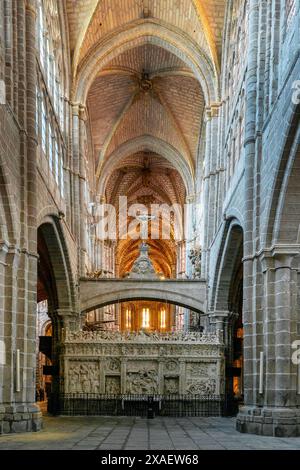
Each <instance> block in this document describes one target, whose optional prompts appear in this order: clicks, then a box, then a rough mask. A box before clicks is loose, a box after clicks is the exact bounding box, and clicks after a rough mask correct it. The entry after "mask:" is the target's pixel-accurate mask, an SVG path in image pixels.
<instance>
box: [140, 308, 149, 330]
mask: <svg viewBox="0 0 300 470" xmlns="http://www.w3.org/2000/svg"><path fill="white" fill-rule="evenodd" d="M142 328H150V311H149V308H143V315H142Z"/></svg>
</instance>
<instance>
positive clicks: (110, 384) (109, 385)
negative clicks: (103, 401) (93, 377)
mask: <svg viewBox="0 0 300 470" xmlns="http://www.w3.org/2000/svg"><path fill="white" fill-rule="evenodd" d="M105 393H106V394H108V395H119V394H120V393H121V379H120V377H118V376H116V375H113V376H110V375H107V376H106V377H105Z"/></svg>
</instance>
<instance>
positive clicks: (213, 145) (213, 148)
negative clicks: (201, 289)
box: [201, 103, 220, 278]
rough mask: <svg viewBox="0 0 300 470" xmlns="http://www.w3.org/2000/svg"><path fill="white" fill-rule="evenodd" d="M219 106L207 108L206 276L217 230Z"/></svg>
mask: <svg viewBox="0 0 300 470" xmlns="http://www.w3.org/2000/svg"><path fill="white" fill-rule="evenodd" d="M219 106H220V104H218V103H215V104H211V105H210V106H208V107H207V108H206V132H205V140H206V145H205V167H204V175H203V201H204V217H203V231H204V240H203V243H204V244H203V248H202V261H201V265H202V267H201V277H202V278H206V277H207V273H208V269H209V268H208V266H209V251H210V244H211V242H212V238H213V235H214V233H215V230H216V220H217V211H216V208H217V202H218V196H217V194H218V193H217V173H218V127H219Z"/></svg>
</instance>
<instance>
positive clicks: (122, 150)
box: [98, 135, 194, 195]
mask: <svg viewBox="0 0 300 470" xmlns="http://www.w3.org/2000/svg"><path fill="white" fill-rule="evenodd" d="M142 150H148V151H152V152H154V153H157V154H158V155H161V156H162V157H164V158H165V159H166V160H168V161H169V162H170V163H172V164H173V165H174V167H175V168H176V170H177V171H178V172H179V174H180V175H181V176H182V179H183V181H184V184H185V187H186V192H187V195H189V194H193V192H194V172H193V169H192V167H191V166H190V165H189V164H188V163H187V161H186V160H185V159H184V157H183V156H182V155H181V154H180V153H179V152H178V151H177V149H175V148H174V147H172V146H171V145H170V144H168V143H167V142H164V141H162V140H160V139H157V138H155V137H152V136H150V135H149V136H140V137H137V138H136V139H132V140H129V141H127V142H125V143H124V144H122V145H121V146H120V147H119V148H118V149H116V150H115V151H114V152H113V153H112V154H111V155H110V156H109V157H108V158H107V160H106V162H105V163H104V165H103V166H102V169H101V178H100V180H99V183H98V193H99V194H105V187H106V183H107V180H108V178H109V175H110V174H111V173H112V171H113V170H114V168H115V167H116V166H117V164H118V163H120V161H121V160H122V159H124V158H126V157H128V156H129V155H132V154H134V153H136V152H139V151H142ZM112 162H113V164H112Z"/></svg>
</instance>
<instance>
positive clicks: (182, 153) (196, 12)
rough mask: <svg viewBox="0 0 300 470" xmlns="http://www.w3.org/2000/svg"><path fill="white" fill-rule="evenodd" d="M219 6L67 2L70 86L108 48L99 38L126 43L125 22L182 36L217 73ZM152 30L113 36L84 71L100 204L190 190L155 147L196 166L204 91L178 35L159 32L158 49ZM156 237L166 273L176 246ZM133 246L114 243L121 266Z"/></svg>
mask: <svg viewBox="0 0 300 470" xmlns="http://www.w3.org/2000/svg"><path fill="white" fill-rule="evenodd" d="M225 3H226V2H225V0H66V11H67V15H68V22H69V40H70V48H71V55H72V57H71V58H72V69H73V79H74V85H75V86H78V80H79V78H78V77H80V76H81V75H80V74H81V71H82V70H84V68H85V67H86V64H88V63H89V61H90V60H92V62H91V63H94V62H93V60H94V59H93V58H94V57H95V53H96V54H98V51H104V50H106V49H105V48H106V45H107V44H114V42H113V39H114V38H116V37H121V36H122V41H123V43H122V44H123V45H124V44H126V40H127V42H128V43H129V39H126V38H127V32H128V31H129V30H130V29H131V28H132V27H135V25H143V24H145V25H147V24H150V23H151V24H152V25H154V29H155V28H158V27H160V28H162V31H171V32H174V34H175V33H176V35H177V36H176V37H182V42H185V41H188V43H189V44H191V45H192V46H191V47H192V49H197V51H198V52H199V54H200V55H198V57H200V56H202V57H205V59H204V60H205V61H206V63H209V64H210V65H209V67H210V69H211V70H214V73H215V76H216V77H217V75H218V70H219V66H220V61H221V45H222V29H223V21H224V14H225ZM149 22H150V23H149ZM143 34H144V33H143ZM147 34H148V35H147ZM151 34H152V36H149V32H148V33H145V35H144V36H139V37H138V38H136V39H135V40H134V41H133V42H132V43H130V47H123V46H122V47H120V49H119V48H118V47H119V46H118V45H117V44H118V41H116V43H115V44H116V45H115V46H113V47H115V49H113V50H110V52H109V59H105V60H104V62H103V64H102V65H101V62H99V63H98V62H97V65H95V67H96V66H97V67H98V68H97V69H96V68H95V69H94V70H93V71H92V76H93V77H95V79H94V81H93V82H92V84H89V90H88V93H87V95H86V97H87V98H86V103H85V104H86V105H87V114H88V123H89V127H90V135H91V140H92V142H91V148H92V151H93V155H94V160H95V169H96V174H97V177H98V180H99V181H100V180H101V178H102V180H104V179H105V184H104V186H101V185H99V186H100V188H101V190H100V192H101V196H104V195H105V198H106V200H107V202H110V203H112V204H115V205H117V200H118V196H120V195H126V196H127V197H128V198H129V199H130V201H131V202H142V203H145V204H148V202H150V203H151V202H154V203H164V202H165V203H171V204H173V203H175V202H176V203H179V204H183V203H184V202H185V197H186V195H187V191H188V190H189V189H190V188H187V183H186V179H185V178H184V176H183V174H182V172H181V167H180V165H181V164H179V165H177V166H176V165H175V164H173V161H172V159H171V158H169V159H168V160H167V159H166V158H162V157H163V156H165V157H166V155H163V151H162V150H161V153H160V149H161V148H164V149H165V152H168V151H170V152H171V154H172V152H173V150H174V153H173V154H172V155H174V154H176V155H179V160H180V161H181V162H185V163H186V165H187V167H188V168H189V170H188V172H190V174H191V175H193V173H194V171H195V167H196V162H197V154H198V147H199V141H200V136H201V135H202V134H201V132H202V127H203V116H204V109H205V105H206V103H205V98H204V92H203V91H202V88H201V86H200V83H199V81H198V79H197V78H196V76H195V75H194V72H193V71H192V69H191V68H190V67H193V65H191V62H189V64H188V63H186V62H185V61H184V60H185V52H183V49H184V46H182V51H181V44H180V41H179V43H177V45H176V51H177V50H178V51H179V53H177V52H176V51H175V50H174V44H172V42H170V41H171V40H170V39H168V40H167V39H166V41H167V42H168V41H169V42H168V44H169V47H166V46H165V43H164V40H165V39H164V35H162V36H157V37H156V38H155V40H154V39H153V37H155V34H156V33H155V31H154V33H151ZM172 34H173V33H172ZM118 35H119V36H118ZM124 35H125V36H124ZM153 35H154V36H153ZM124 38H125V42H124ZM130 41H132V39H130ZM175 53H176V55H175ZM201 60H202V59H201ZM95 64H96V62H95ZM198 78H199V77H198ZM204 80H205V77H204ZM217 80H218V79H217ZM135 142H138V144H137V148H135ZM149 142H150V143H153V142H155V145H153V146H152V147H153V148H148V147H150V146H151V145H150V144H149ZM124 148H126V149H127V148H129V149H130V152H129V153H128V151H127V150H126V152H127V153H126V152H125V153H126V155H123V154H122V155H121V157H120V158H119V157H118V155H119V154H121V153H122V149H124ZM170 149H171V150H170ZM176 158H177V157H176ZM185 163H184V164H183V165H185ZM184 168H186V167H184ZM107 169H108V170H107ZM182 171H183V172H185V171H186V170H182ZM180 172H181V173H180ZM103 174H104V175H106V176H105V177H104V176H103ZM147 201H148V202H147ZM128 243H131V244H132V246H129V245H128ZM153 243H154V242H153ZM159 243H161V242H159V241H157V242H155V243H154V245H153V246H152V259H153V262H154V263H155V264H156V267H157V269H158V268H159V270H160V271H161V272H164V274H165V275H167V276H169V275H170V273H171V265H173V264H174V259H175V258H174V256H175V255H174V249H175V248H174V244H173V245H172V243H171V242H170V243H169V245H168V243H165V245H164V247H163V248H162V247H161V246H158V245H159ZM123 245H124V246H123ZM125 248H126V249H125ZM137 249H138V245H137V243H136V242H128V241H126V242H122V241H120V243H119V246H118V253H119V255H118V257H119V261H120V271H122V272H124V271H126V270H127V269H128V268H129V267H130V264H131V263H132V262H133V260H134V258H135V256H136V253H137ZM162 252H165V255H164V256H163V257H162V256H161V253H162ZM122 253H123V254H124V256H125V258H126V259H125V258H122V256H123V255H122ZM159 253H160V254H159ZM121 259H123V261H122V262H121ZM121 265H123V267H122V268H121Z"/></svg>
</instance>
